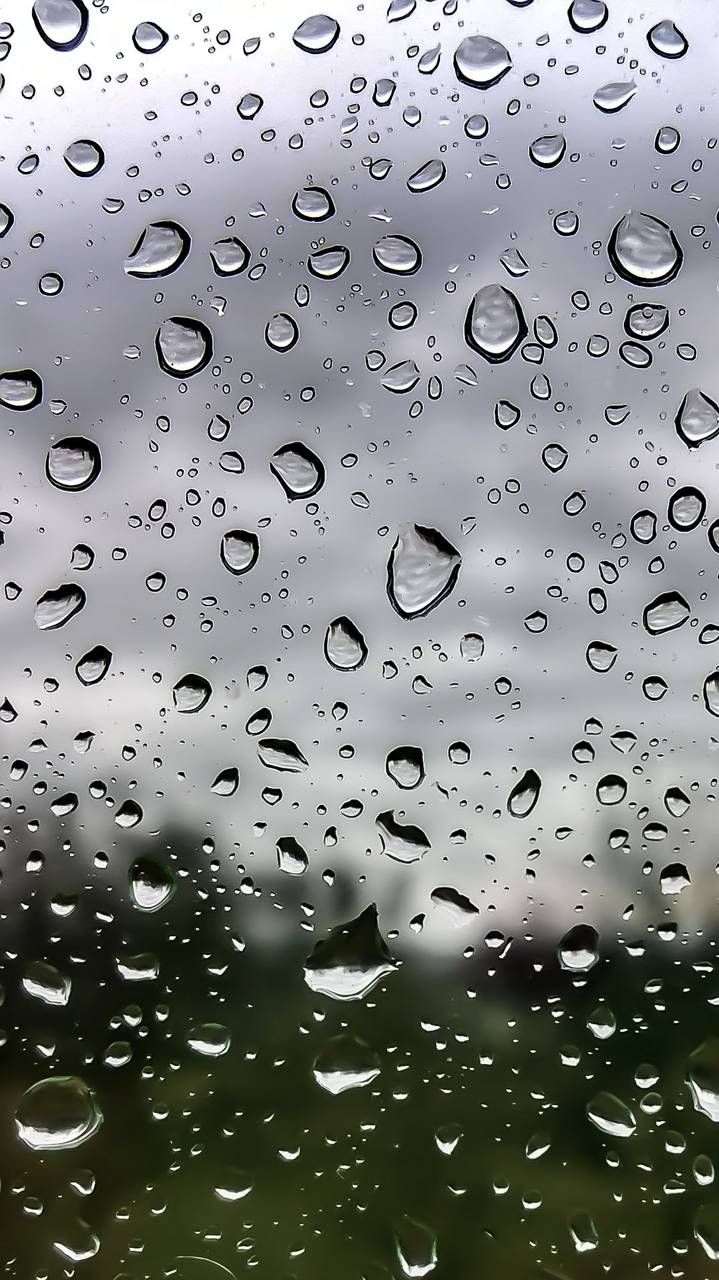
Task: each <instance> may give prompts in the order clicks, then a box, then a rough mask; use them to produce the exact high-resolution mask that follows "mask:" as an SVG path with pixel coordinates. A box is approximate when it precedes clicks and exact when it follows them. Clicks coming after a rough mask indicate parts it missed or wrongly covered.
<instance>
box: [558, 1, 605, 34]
mask: <svg viewBox="0 0 719 1280" xmlns="http://www.w3.org/2000/svg"><path fill="white" fill-rule="evenodd" d="M568 17H569V21H570V22H571V24H572V26H573V27H574V30H575V31H578V32H579V33H580V34H581V35H588V34H590V33H591V32H592V31H599V29H600V27H603V26H604V24H605V22H606V21H607V18H608V17H609V10H608V8H607V6H606V4H605V3H604V0H572V3H571V4H570V6H569V10H568Z"/></svg>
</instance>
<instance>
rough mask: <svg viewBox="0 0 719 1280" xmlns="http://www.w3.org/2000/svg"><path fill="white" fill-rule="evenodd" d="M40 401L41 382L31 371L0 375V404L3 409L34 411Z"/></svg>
mask: <svg viewBox="0 0 719 1280" xmlns="http://www.w3.org/2000/svg"><path fill="white" fill-rule="evenodd" d="M41 400H42V380H41V378H40V375H39V374H38V373H35V372H34V370H33V369H13V370H11V371H8V372H7V373H0V404H1V405H3V407H4V408H5V409H15V410H20V411H25V410H26V409H34V408H35V406H36V405H38V404H40V401H41Z"/></svg>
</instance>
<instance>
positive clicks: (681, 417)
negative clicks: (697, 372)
mask: <svg viewBox="0 0 719 1280" xmlns="http://www.w3.org/2000/svg"><path fill="white" fill-rule="evenodd" d="M674 425H675V427H676V429H677V434H678V435H679V436H680V437H681V439H682V440H683V441H684V443H685V445H687V447H688V448H689V449H698V448H699V445H700V444H704V443H705V442H706V441H707V440H713V439H714V437H715V435H717V434H719V405H718V404H715V403H714V401H713V400H711V399H710V397H709V396H707V395H705V394H704V392H703V391H700V390H699V388H698V387H694V388H692V390H691V391H687V393H686V395H685V397H684V399H683V400H682V402H681V404H680V406H679V409H678V411H677V416H676V418H675V419H674Z"/></svg>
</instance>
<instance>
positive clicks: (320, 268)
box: [307, 244, 350, 280]
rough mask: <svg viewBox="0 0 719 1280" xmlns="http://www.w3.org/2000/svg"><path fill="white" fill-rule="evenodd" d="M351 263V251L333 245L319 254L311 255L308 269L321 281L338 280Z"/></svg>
mask: <svg viewBox="0 0 719 1280" xmlns="http://www.w3.org/2000/svg"><path fill="white" fill-rule="evenodd" d="M349 261H350V251H349V249H346V248H345V247H344V245H341V244H333V245H329V246H328V247H327V248H325V249H320V250H318V252H317V253H311V254H310V256H309V258H308V259H307V269H308V271H310V272H311V274H312V275H313V276H317V278H318V279H319V280H336V279H337V276H341V275H342V272H343V271H344V270H345V268H346V267H348V266H349Z"/></svg>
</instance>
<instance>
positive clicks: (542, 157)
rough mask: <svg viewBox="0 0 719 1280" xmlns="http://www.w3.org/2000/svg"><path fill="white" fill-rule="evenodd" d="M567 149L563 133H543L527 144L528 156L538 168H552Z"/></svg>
mask: <svg viewBox="0 0 719 1280" xmlns="http://www.w3.org/2000/svg"><path fill="white" fill-rule="evenodd" d="M566 150H567V140H566V138H565V136H564V134H563V133H545V134H543V135H542V137H541V138H535V139H534V142H530V144H529V158H530V160H531V161H532V162H533V163H534V164H536V165H537V166H538V167H539V168H540V169H553V168H554V166H555V165H557V164H559V162H560V160H561V159H562V158H563V156H564V153H565V151H566Z"/></svg>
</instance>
